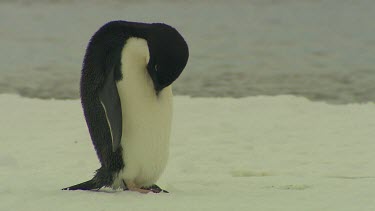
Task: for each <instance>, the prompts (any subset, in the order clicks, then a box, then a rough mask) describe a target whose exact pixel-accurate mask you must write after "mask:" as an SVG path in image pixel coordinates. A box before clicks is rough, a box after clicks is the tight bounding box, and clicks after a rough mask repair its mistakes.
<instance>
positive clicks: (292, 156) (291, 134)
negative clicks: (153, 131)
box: [0, 95, 375, 211]
mask: <svg viewBox="0 0 375 211" xmlns="http://www.w3.org/2000/svg"><path fill="white" fill-rule="evenodd" d="M0 105H1V106H2V109H1V110H0V116H1V119H0V122H1V123H0V124H1V133H0V140H1V142H0V149H1V153H0V181H1V185H0V210H1V211H3V210H4V211H5V210H7V211H8V210H29V211H34V210H35V211H41V210H71V211H72V210H90V211H93V210H156V211H157V210H163V211H165V210H176V211H177V210H215V211H221V210H226V211H227V210H288V211H289V210H304V211H305V210H314V211H316V210H330V211H332V210H340V211H342V210H356V211H363V210H374V209H375V202H374V196H375V160H374V150H375V142H374V138H373V137H374V136H375V130H374V128H375V109H374V104H372V103H371V104H353V105H328V104H326V103H320V102H310V101H308V100H306V99H304V98H297V97H293V96H279V97H249V98H242V99H230V98H216V99H215V98H189V97H175V103H174V105H175V115H174V124H173V133H172V140H171V154H170V160H169V163H168V166H167V170H166V171H165V172H164V174H163V176H162V178H161V179H160V181H159V182H158V184H159V185H160V186H162V187H163V188H165V189H167V190H169V191H170V192H171V193H170V194H139V193H133V192H123V191H111V190H109V189H105V190H101V191H99V192H95V191H61V190H60V189H61V188H63V187H66V186H68V185H73V184H76V183H78V182H82V181H85V180H88V179H90V178H91V176H92V174H93V171H94V170H95V169H97V168H98V167H99V164H98V160H97V158H96V155H95V152H94V149H93V147H92V145H91V141H90V139H89V135H88V131H87V129H86V125H85V122H84V119H83V114H82V111H81V106H80V102H79V101H78V100H66V101H63V100H39V99H27V98H22V97H19V96H14V95H0Z"/></svg>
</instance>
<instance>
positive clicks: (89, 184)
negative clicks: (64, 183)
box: [62, 179, 103, 190]
mask: <svg viewBox="0 0 375 211" xmlns="http://www.w3.org/2000/svg"><path fill="white" fill-rule="evenodd" d="M102 187H103V186H102V185H99V184H97V183H96V182H95V181H94V179H91V180H89V181H86V182H82V183H79V184H77V185H73V186H70V187H67V188H63V189H62V190H94V189H100V188H102Z"/></svg>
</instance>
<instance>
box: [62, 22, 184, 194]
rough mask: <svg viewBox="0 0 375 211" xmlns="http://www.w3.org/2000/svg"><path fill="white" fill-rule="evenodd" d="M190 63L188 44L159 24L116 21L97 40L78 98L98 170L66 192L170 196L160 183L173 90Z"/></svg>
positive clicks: (90, 50) (86, 60)
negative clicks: (103, 190)
mask: <svg viewBox="0 0 375 211" xmlns="http://www.w3.org/2000/svg"><path fill="white" fill-rule="evenodd" d="M188 57H189V51H188V46H187V43H186V42H185V40H184V38H183V37H182V36H181V35H180V34H179V32H178V31H177V30H176V29H174V28H173V27H171V26H169V25H166V24H162V23H152V24H147V23H136V22H127V21H113V22H109V23H107V24H105V25H104V26H102V27H101V28H100V29H99V30H98V31H97V32H96V33H95V34H94V35H93V37H92V38H91V40H90V42H89V44H88V47H87V50H86V55H85V57H84V61H83V68H82V76H81V82H80V94H81V102H82V107H83V111H84V115H85V119H86V122H87V126H88V129H89V132H90V136H91V140H92V143H93V145H94V147H95V150H96V153H97V156H98V158H99V160H100V163H101V167H100V168H99V169H98V170H97V171H96V173H95V176H94V177H93V178H92V179H91V180H89V181H86V182H83V183H80V184H77V185H74V186H71V187H68V188H64V189H63V190H97V189H100V188H102V187H110V188H113V189H119V188H122V189H123V190H131V191H138V192H141V193H148V192H156V193H157V192H162V191H163V192H167V191H164V190H162V189H161V188H159V187H158V186H157V185H156V184H155V183H156V181H157V180H158V179H159V177H160V176H161V174H162V172H163V171H164V169H165V167H166V163H167V159H168V154H169V136H170V132H171V121H172V88H171V84H172V83H173V82H174V81H175V80H176V79H177V78H178V77H179V75H180V74H181V72H182V71H183V69H184V68H185V65H186V63H187V60H188Z"/></svg>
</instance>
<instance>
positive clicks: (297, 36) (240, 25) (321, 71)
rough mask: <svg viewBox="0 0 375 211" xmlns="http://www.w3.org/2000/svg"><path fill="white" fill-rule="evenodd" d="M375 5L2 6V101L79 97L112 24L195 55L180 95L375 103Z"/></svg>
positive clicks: (323, 1)
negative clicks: (146, 27)
mask: <svg viewBox="0 0 375 211" xmlns="http://www.w3.org/2000/svg"><path fill="white" fill-rule="evenodd" d="M374 11H375V1H373V0H358V1H352V0H300V1H297V0H279V1H275V0H246V1H245V0H243V1H241V0H236V1H198V0H190V1H180V2H179V1H177V2H176V1H168V0H157V1H142V0H141V1H139V0H137V1H130V0H129V1H121V0H112V1H99V0H97V1H88V0H83V1H78V0H77V1H74V0H61V1H59V0H50V1H47V0H46V1H43V0H33V1H31V0H29V1H27V0H24V1H4V0H3V1H0V26H1V28H0V37H1V39H0V46H1V48H0V55H1V57H0V64H1V65H0V93H19V94H21V95H23V96H27V97H38V98H59V99H72V98H73V99H76V98H78V97H79V96H78V82H79V77H80V69H81V63H82V59H83V55H84V52H85V48H86V45H87V43H88V40H89V39H90V37H91V36H92V34H93V33H94V32H95V31H96V30H97V29H98V28H99V27H100V26H101V25H103V24H104V23H106V22H108V21H110V20H117V19H121V20H129V21H142V22H165V23H168V24H170V25H172V26H174V27H176V28H177V29H178V30H179V31H180V32H181V34H183V36H184V37H185V38H186V40H187V42H188V44H189V46H190V60H189V63H188V66H187V68H186V71H185V72H184V73H183V75H182V76H181V78H179V79H178V81H177V82H176V83H175V84H174V88H175V89H174V91H175V93H176V94H179V95H191V96H204V97H207V96H210V97H212V96H227V97H243V96H254V95H280V94H293V95H298V96H305V97H307V98H309V99H312V100H317V101H327V102H330V103H353V102H368V101H374V100H375V56H374V55H375V27H374V20H375V12H374Z"/></svg>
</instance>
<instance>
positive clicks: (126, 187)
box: [122, 180, 169, 193]
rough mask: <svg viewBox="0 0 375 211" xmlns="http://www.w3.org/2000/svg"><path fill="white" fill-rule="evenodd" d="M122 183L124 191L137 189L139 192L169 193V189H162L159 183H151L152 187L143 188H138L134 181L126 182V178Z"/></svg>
mask: <svg viewBox="0 0 375 211" xmlns="http://www.w3.org/2000/svg"><path fill="white" fill-rule="evenodd" d="M122 183H123V186H124V188H123V190H124V191H136V192H139V193H151V192H152V193H161V192H163V193H169V192H168V191H166V190H163V189H161V188H160V187H159V186H157V185H151V186H150V187H141V188H138V187H137V186H136V185H135V184H134V183H131V182H128V183H125V181H124V180H122Z"/></svg>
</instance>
